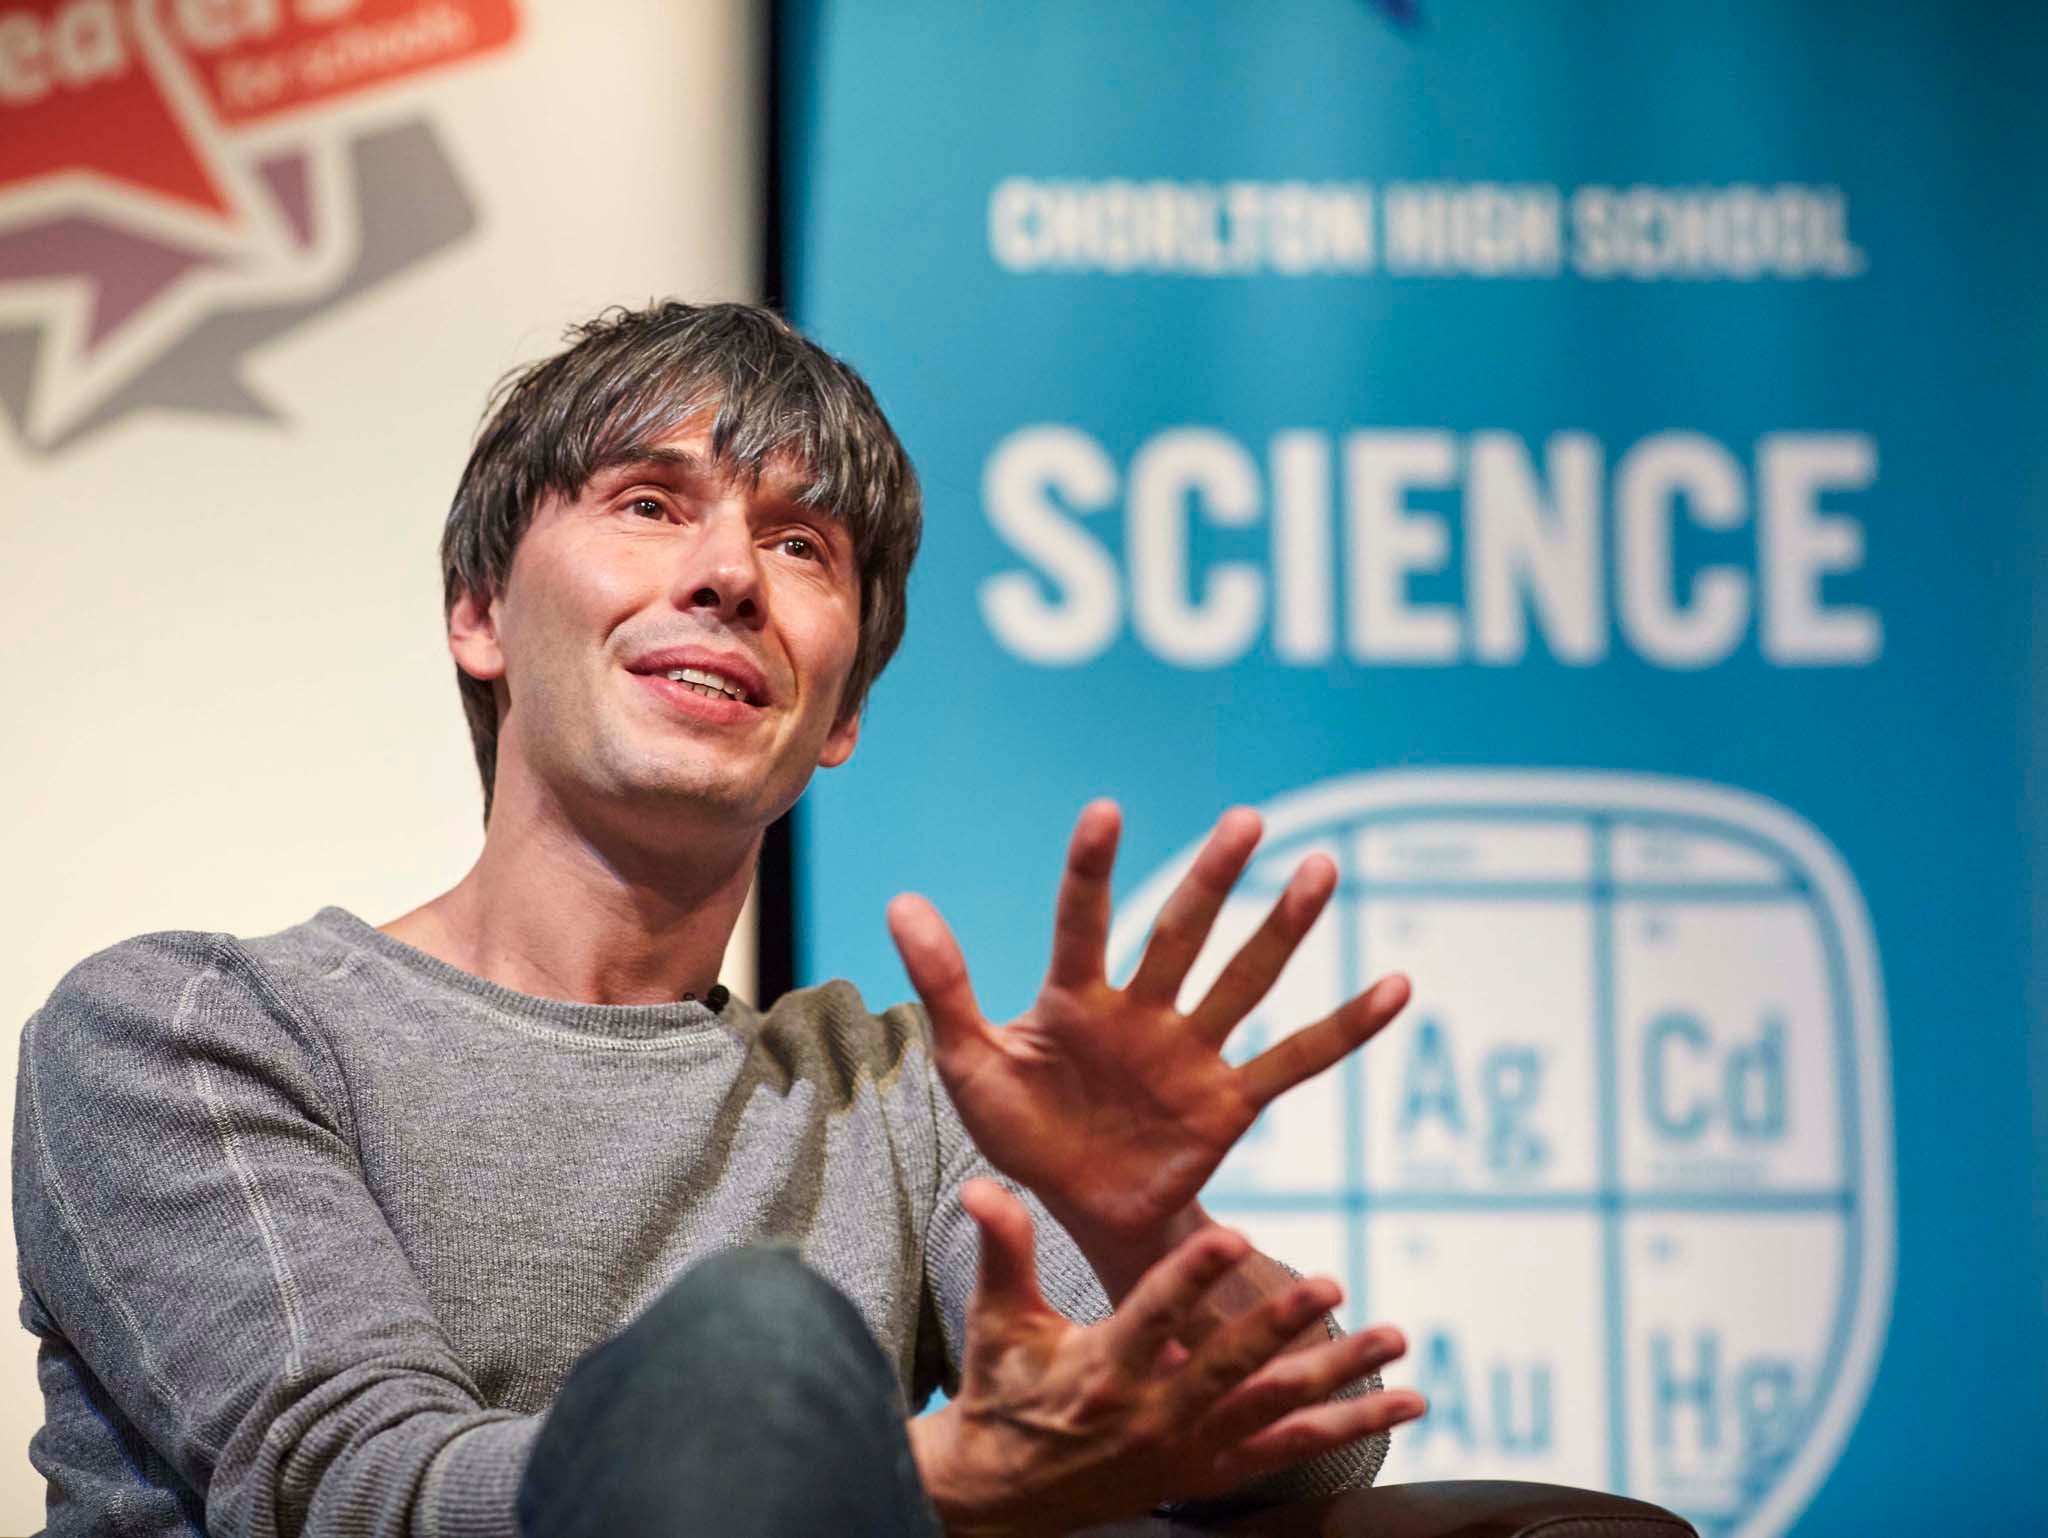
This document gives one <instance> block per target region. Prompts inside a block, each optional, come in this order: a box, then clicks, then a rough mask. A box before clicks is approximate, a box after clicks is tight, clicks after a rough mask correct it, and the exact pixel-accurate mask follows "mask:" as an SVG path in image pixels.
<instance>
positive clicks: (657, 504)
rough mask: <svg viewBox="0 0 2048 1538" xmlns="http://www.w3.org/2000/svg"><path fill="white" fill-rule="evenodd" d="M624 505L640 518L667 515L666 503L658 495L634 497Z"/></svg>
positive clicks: (663, 516)
mask: <svg viewBox="0 0 2048 1538" xmlns="http://www.w3.org/2000/svg"><path fill="white" fill-rule="evenodd" d="M626 506H627V507H628V508H630V509H631V510H632V511H633V512H634V513H635V514H636V515H637V516H639V517H642V518H666V517H667V516H668V504H667V503H666V502H664V501H662V500H661V498H659V497H635V498H634V499H633V500H632V501H630V502H628V503H627V504H626Z"/></svg>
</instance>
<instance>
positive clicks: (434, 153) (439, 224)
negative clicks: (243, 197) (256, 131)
mask: <svg viewBox="0 0 2048 1538" xmlns="http://www.w3.org/2000/svg"><path fill="white" fill-rule="evenodd" d="M348 160H349V178H350V182H351V188H352V191H353V194H354V196H355V199H356V207H357V210H358V227H359V228H360V230H361V232H362V233H361V239H360V242H359V244H358V248H357V251H356V255H355V260H354V261H353V262H352V263H351V264H350V267H349V270H348V271H347V272H346V273H345V274H343V276H342V277H341V279H340V280H339V281H338V282H337V283H336V284H335V285H334V286H333V287H332V288H330V289H329V290H328V291H327V292H325V293H323V294H319V295H317V296H315V297H314V298H312V299H306V300H292V301H288V302H283V303H276V304H261V305H250V306H244V307H228V308H225V309H221V310H217V311H214V312H213V313H211V314H209V315H207V316H205V317H204V318H202V319H201V320H200V321H199V322H198V323H197V324H196V325H194V326H193V327H192V329H191V330H190V331H188V332H186V333H185V334H184V335H183V336H181V337H179V338H178V340H177V341H175V342H173V343H172V344H171V345H170V346H169V347H167V348H166V349H165V350H164V351H163V352H162V353H161V354H159V355H158V356H157V357H156V358H154V359H152V360H151V361H150V362H149V363H147V364H145V365H144V366H143V367H142V368H141V369H139V370H138V371H137V372H136V373H135V375H134V376H133V377H132V378H130V379H128V380H126V381H124V382H123V383H122V384H120V385H118V386H117V387H116V388H115V389H114V391H113V392H112V393H111V394H110V395H109V396H108V397H107V399H106V400H104V401H102V402H101V403H100V404H99V405H98V406H97V407H95V408H94V409H93V410H92V411H91V412H90V413H89V414H87V415H86V416H84V417H82V418H80V419H79V420H78V421H77V422H75V423H72V424H71V425H70V426H68V427H67V428H65V429H64V430H63V431H62V432H60V433H59V434H58V435H57V436H56V437H55V438H53V439H52V440H51V441H49V442H47V443H33V442H27V441H26V435H25V434H24V435H23V438H24V442H25V443H26V446H27V447H28V448H29V449H30V451H31V452H33V453H38V454H46V455H47V454H54V453H57V452H58V451H60V450H62V449H65V448H68V447H69V446H71V445H72V444H74V443H77V442H79V441H80V440H82V439H84V438H86V437H89V436H90V435H91V434H93V433H95V432H98V431H99V430H100V429H102V428H104V427H107V426H109V425H111V424H112V423H114V422H118V421H120V420H121V419H122V418H124V417H126V416H128V415H129V414H130V413H132V412H136V411H142V410H147V409H149V408H151V407H159V408H166V409H169V410H173V411H188V412H197V413H203V414H207V415H213V416H237V417H247V418H253V419H255V420H258V421H266V420H278V419H280V418H281V416H282V413H280V412H278V411H277V410H275V409H274V408H272V407H271V406H270V405H269V404H268V403H266V402H264V401H263V400H261V399H260V398H258V397H257V396H256V395H255V394H254V393H253V392H252V391H251V390H250V389H249V387H248V386H247V384H245V383H244V382H243V380H242V377H241V363H242V359H243V357H244V356H245V355H247V354H248V353H250V352H253V351H254V350H255V349H257V348H259V347H261V346H262V345H263V344H264V343H266V342H268V341H270V340H271V339H273V338H274V337H278V336H281V335H283V334H284V333H286V332H288V331H291V330H292V329H294V328H295V327H297V326H299V325H301V324H303V323H304V322H305V321H306V320H308V319H310V318H311V317H312V316H314V315H318V314H320V313H321V312H323V311H326V310H331V309H333V308H335V307H336V306H337V305H341V304H344V303H346V302H347V301H348V300H349V299H351V298H353V297H354V296H356V295H357V294H360V293H363V292H365V291H366V290H368V289H371V288H374V287H376V286H377V285H378V284H380V283H382V282H384V281H385V280H386V279H387V278H390V277H393V276H395V275H396V274H398V273H400V272H403V271H404V270H405V269H407V268H409V267H413V266H416V265H418V264H419V263H420V262H422V261H424V260H425V259H426V258H427V257H429V256H431V255H433V254H434V253H435V252H437V251H440V250H442V249H444V248H446V247H448V246H452V245H454V244H455V243H456V242H457V241H460V240H461V239H463V238H464V237H465V236H467V235H468V234H470V233H471V232H472V231H473V230H474V229H475V228H476V226H477V214H476V208H475V205H474V204H473V203H472V202H471V201H470V198H469V194H468V193H467V192H466V191H464V190H463V187H462V184H461V182H460V181H459V180H458V179H457V177H456V174H455V167H454V165H453V163H452V162H451V161H450V160H449V158H448V155H447V153H446V151H444V150H443V149H442V147H441V143H440V140H439V139H438V138H437V137H436V136H435V134H434V131H433V128H432V126H431V125H430V124H428V123H427V122H426V121H425V120H424V119H420V120H416V121H413V122H409V123H402V124H399V125H398V126H396V127H393V128H387V129H381V130H379V131H377V132H375V133H371V134H366V135H364V136H363V137H362V138H360V139H357V140H356V141H355V142H354V143H353V144H351V145H350V146H349V152H348ZM40 337H41V327H40V326H37V325H30V326H14V327H0V405H4V406H5V407H6V410H7V412H8V414H9V416H11V417H12V418H13V420H14V423H15V426H16V429H17V431H20V430H21V429H22V427H23V424H24V423H25V422H26V420H27V410H28V402H29V380H30V377H31V372H30V370H28V369H24V368H23V367H22V366H21V363H20V358H21V356H22V355H23V353H24V352H29V353H34V352H39V351H40Z"/></svg>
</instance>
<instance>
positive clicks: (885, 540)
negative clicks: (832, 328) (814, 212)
mask: <svg viewBox="0 0 2048 1538" xmlns="http://www.w3.org/2000/svg"><path fill="white" fill-rule="evenodd" d="M568 340H569V341H570V342H571V344H572V345H571V346H570V347H569V348H568V350H567V351H565V352H560V353H557V354H556V355H555V356H553V357H551V358H546V359H543V360H542V361H540V362H539V363H535V364H533V365H531V366H530V367H527V368H524V369H521V370H517V371H515V372H513V373H511V374H509V375H507V376H506V377H505V378H504V379H502V380H500V381H499V383H498V385H497V388H496V389H494V390H493V391H492V392H491V397H490V402H489V404H488V405H487V406H486V408H485V410H486V412H487V414H488V420H487V421H486V422H485V424H484V426H483V429H482V430H481V432H480V433H479V434H478V436H477V440H476V446H475V448H474V449H473V450H472V451H471V453H470V456H469V463H468V464H467V465H466V466H464V467H463V471H462V481H461V484H460V485H458V486H457V487H456V491H455V500H454V502H453V503H452V504H451V505H450V507H449V509H448V522H447V525H446V527H445V528H444V530H443V532H442V536H441V576H442V596H443V613H444V615H446V614H448V613H452V612H453V610H454V608H455V604H456V601H457V600H458V599H460V598H461V597H462V596H463V595H465V594H470V595H473V596H475V597H476V598H477V599H479V600H481V601H483V602H488V601H489V600H491V599H492V598H494V597H496V596H498V595H499V594H500V593H502V592H503V591H504V585H505V581H506V578H507V577H508V576H509V574H510V573H511V570H512V554H513V551H514V550H515V549H516V548H517V547H518V544H519V540H520V537H521V536H522V535H523V534H524V533H525V532H526V529H527V526H528V524H529V523H531V521H532V519H533V514H534V511H535V509H536V508H537V507H538V506H539V505H540V503H541V501H542V499H544V498H545V497H547V496H548V495H550V494H554V495H559V496H562V497H570V498H573V497H576V496H578V495H580V494H581V493H582V491H583V488H584V486H585V485H586V484H588V482H589V480H590V478H591V477H592V476H593V475H594V474H596V473H597V472H598V471H599V470H601V469H603V468H605V467H606V466H608V465H612V464H619V463H623V462H626V461H629V460H631V459H633V458H635V457H637V455H638V454H640V453H642V452H644V451H646V450H647V449H649V448H652V447H653V446H655V445H656V444H657V443H659V442H660V440H661V439H663V438H665V437H667V436H669V435H670V434H672V433H673V432H674V431H675V430H676V429H677V428H678V427H679V426H681V425H682V424H683V423H684V422H686V421H688V420H689V419H691V418H693V417H696V416H698V415H700V414H701V413H703V412H706V411H715V413H716V415H715V416H713V418H712V421H711V451H712V454H713V456H714V458H715V459H716V460H718V461H719V462H720V463H722V464H726V465H729V466H731V467H732V468H733V469H735V470H736V471H738V472H739V473H741V474H744V475H747V476H750V477H751V476H758V475H759V474H760V473H761V470H762V468H763V466H764V465H765V464H766V463H767V462H769V461H770V460H775V459H783V460H787V461H788V462H789V463H791V464H793V465H795V466H797V467H799V470H800V473H801V475H802V476H803V477H804V482H803V485H802V488H801V490H800V491H799V493H798V500H799V501H801V502H802V503H804V504H805V505H807V506H812V507H821V508H824V509H826V510H827V511H828V512H830V513H831V514H832V515H833V516H835V517H837V518H839V519H840V520H841V521H843V522H844V524H845V526H846V528H847V530H848V532H849V534H850V535H851V537H852V544H853V552H854V562H855V565H856V567H857V569H858V572H859V577H860V640H859V643H858V647H857V649H856V651H855V654H854V663H853V671H852V672H851V674H849V675H848V677H847V681H846V687H845V690H844V692H843V693H842V694H841V696H840V700H839V712H838V718H837V719H838V720H839V721H846V720H848V719H850V718H851V717H853V716H854V715H856V714H858V713H859V711H860V710H861V708H862V707H863V705H864V704H865V703H866V701H867V695H868V690H869V689H870V688H872V687H873V686H874V682H875V679H876V678H877V677H879V676H880V674H881V672H882V669H883V668H884V667H886V666H887V665H888V662H889V659H890V658H891V657H892V656H894V655H895V653H896V648H897V646H898V645H899V644H900V643H901V641H902V639H903V621H904V612H905V611H904V590H905V588H906V586H907V585H908V582H909V578H910V566H911V562H912V561H913V560H915V559H916V556H917V547H918V541H919V539H920V538H921V533H922V527H923V512H922V508H923V496H922V493H921V491H920V490H919V487H918V482H917V472H916V471H915V470H914V469H912V468H911V464H910V458H909V456H908V455H907V454H905V453H904V451H903V445H902V444H901V443H899V442H898V441H897V439H896V434H895V432H894V431H893V430H892V429H891V428H890V426H889V423H888V419H887V418H885V417H884V416H883V415H882V409H881V407H880V406H878V405H877V404H876V403H875V397H874V393H873V392H872V391H871V390H869V388H868V387H867V385H866V383H865V382H864V381H863V380H862V379H861V377H860V376H859V375H858V374H856V373H855V372H854V371H853V370H852V369H851V368H849V367H847V365H846V364H844V363H842V362H840V361H839V359H837V358H835V357H833V356H832V355H831V354H830V353H828V352H826V351H825V350H824V349H823V348H822V347H819V346H818V345H817V344H816V343H815V342H812V341H810V340H808V339H807V338H805V337H803V336H801V335H799V334H798V333H797V331H796V329H795V328H794V327H792V326H791V325H790V324H789V322H787V321H786V320H784V319H783V318H782V317H781V316H779V315H777V314H775V313H774V312H773V311H772V310H767V309H763V308H761V307H759V306H756V305H746V304H707V305H689V304H682V303H678V302H676V301H673V300H671V301H669V302H667V303H662V304H653V305H649V306H648V307H647V308H646V309H644V310H627V309H624V308H617V309H611V310H607V311H605V312H604V313H603V314H601V315H599V316H598V317H597V318H596V319H594V320H590V321H586V322H584V323H583V324H582V325H578V326H573V327H571V328H570V330H569V332H568ZM455 673H456V682H457V685H458V687H459V688H460V689H461V691H462V709H463V713H464V715H465V716H467V717H468V720H469V735H470V740H471V742H472V743H473V745H474V746H475V749H476V767H477V773H478V775H479V776H481V777H482V779H483V789H484V822H485V825H486V826H488V825H489V823H490V817H491V793H492V788H493V785H494V783H495V781H496V778H497V767H498V725H499V723H498V707H497V702H496V700H495V698H494V697H493V695H492V691H491V685H490V684H489V683H488V682H486V681H485V680H483V679H480V678H472V677H471V676H470V675H469V674H467V673H465V672H463V671H462V669H461V667H460V666H458V667H457V668H456V670H455Z"/></svg>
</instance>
